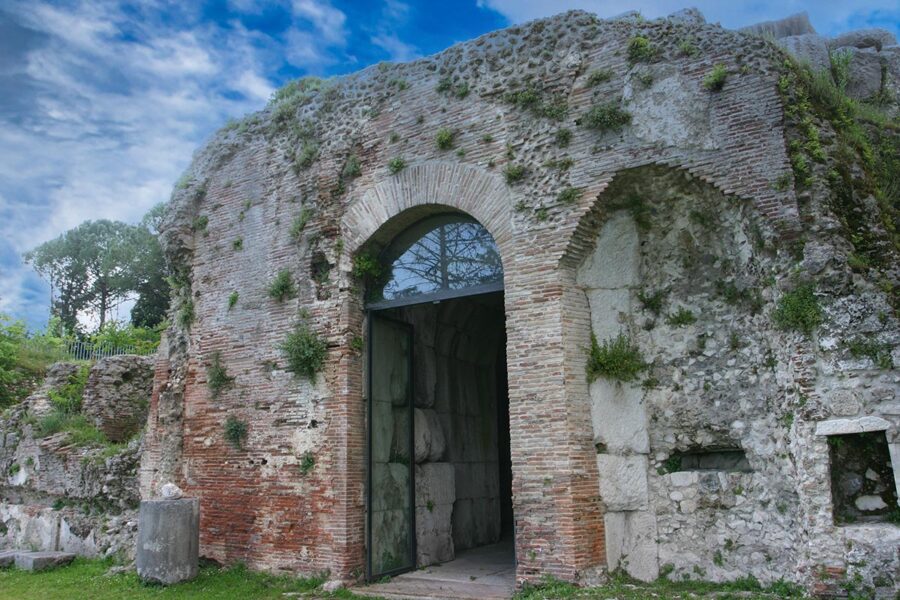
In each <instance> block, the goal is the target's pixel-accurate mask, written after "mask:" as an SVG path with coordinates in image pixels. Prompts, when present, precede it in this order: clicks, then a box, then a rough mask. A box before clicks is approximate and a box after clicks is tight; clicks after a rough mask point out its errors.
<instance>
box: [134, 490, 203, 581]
mask: <svg viewBox="0 0 900 600" xmlns="http://www.w3.org/2000/svg"><path fill="white" fill-rule="evenodd" d="M199 549H200V502H199V500H197V499H196V498H182V499H180V500H144V501H142V502H141V508H140V514H139V516H138V541H137V556H136V559H135V562H136V566H137V572H138V576H139V577H140V578H141V579H142V580H144V581H148V582H153V583H159V584H162V585H172V584H173V583H178V582H179V581H188V580H190V579H193V578H194V577H196V576H197V569H198V561H199Z"/></svg>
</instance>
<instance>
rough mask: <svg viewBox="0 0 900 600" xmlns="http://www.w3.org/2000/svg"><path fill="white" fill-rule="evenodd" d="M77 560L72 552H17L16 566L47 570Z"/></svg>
mask: <svg viewBox="0 0 900 600" xmlns="http://www.w3.org/2000/svg"><path fill="white" fill-rule="evenodd" d="M73 560H75V555H74V554H73V553H71V552H17V553H16V568H17V569H22V570H23V571H46V570H48V569H54V568H56V567H61V566H63V565H67V564H69V563H70V562H72V561H73Z"/></svg>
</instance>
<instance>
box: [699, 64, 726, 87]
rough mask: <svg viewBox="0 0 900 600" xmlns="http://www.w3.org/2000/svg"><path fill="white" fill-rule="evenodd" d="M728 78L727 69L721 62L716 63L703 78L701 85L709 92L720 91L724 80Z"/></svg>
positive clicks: (723, 85)
mask: <svg viewBox="0 0 900 600" xmlns="http://www.w3.org/2000/svg"><path fill="white" fill-rule="evenodd" d="M727 78H728V69H726V68H725V65H723V64H721V63H720V64H717V65H716V66H714V67H713V70H712V71H710V72H709V74H708V75H707V76H706V77H704V78H703V87H705V88H706V89H708V90H709V91H711V92H720V91H722V88H723V87H725V80H726V79H727Z"/></svg>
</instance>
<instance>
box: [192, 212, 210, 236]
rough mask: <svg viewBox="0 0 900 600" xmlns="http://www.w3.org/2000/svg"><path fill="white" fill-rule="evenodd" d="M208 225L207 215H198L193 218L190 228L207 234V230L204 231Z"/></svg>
mask: <svg viewBox="0 0 900 600" xmlns="http://www.w3.org/2000/svg"><path fill="white" fill-rule="evenodd" d="M208 225H209V217H207V216H206V215H200V216H199V217H197V218H196V219H194V223H193V225H192V226H191V229H193V230H194V231H195V232H196V231H199V232H201V233H203V234H207V233H208V232H207V231H206V227H207V226H208Z"/></svg>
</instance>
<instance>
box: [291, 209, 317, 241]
mask: <svg viewBox="0 0 900 600" xmlns="http://www.w3.org/2000/svg"><path fill="white" fill-rule="evenodd" d="M310 216H312V211H311V210H310V209H308V208H303V209H302V210H301V211H300V214H299V215H297V216H296V217H294V220H293V221H291V237H292V238H294V241H297V242H299V241H300V237H301V236H302V235H303V230H304V229H306V224H307V223H308V222H309V218H310Z"/></svg>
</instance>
